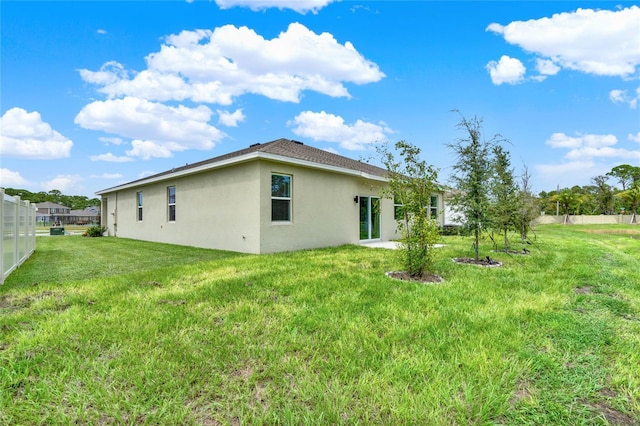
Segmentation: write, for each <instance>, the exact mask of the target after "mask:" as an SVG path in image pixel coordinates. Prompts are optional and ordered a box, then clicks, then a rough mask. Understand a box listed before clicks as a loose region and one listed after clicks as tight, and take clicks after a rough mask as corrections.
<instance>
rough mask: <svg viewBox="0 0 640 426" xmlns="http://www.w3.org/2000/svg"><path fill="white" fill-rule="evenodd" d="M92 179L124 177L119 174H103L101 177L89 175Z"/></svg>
mask: <svg viewBox="0 0 640 426" xmlns="http://www.w3.org/2000/svg"><path fill="white" fill-rule="evenodd" d="M90 177H91V178H93V179H122V178H123V177H124V176H123V175H121V174H120V173H103V174H101V175H91V176H90Z"/></svg>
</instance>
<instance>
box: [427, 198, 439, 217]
mask: <svg viewBox="0 0 640 426" xmlns="http://www.w3.org/2000/svg"><path fill="white" fill-rule="evenodd" d="M429 214H430V215H431V216H430V217H431V219H437V218H438V196H437V195H432V196H431V206H430V208H429Z"/></svg>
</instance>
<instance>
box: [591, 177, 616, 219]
mask: <svg viewBox="0 0 640 426" xmlns="http://www.w3.org/2000/svg"><path fill="white" fill-rule="evenodd" d="M607 179H609V177H608V176H602V175H601V176H596V177H594V178H592V179H591V180H592V182H593V183H594V184H595V187H596V194H595V200H596V204H597V209H598V210H597V213H598V214H612V213H613V190H612V189H611V186H610V185H608V184H607Z"/></svg>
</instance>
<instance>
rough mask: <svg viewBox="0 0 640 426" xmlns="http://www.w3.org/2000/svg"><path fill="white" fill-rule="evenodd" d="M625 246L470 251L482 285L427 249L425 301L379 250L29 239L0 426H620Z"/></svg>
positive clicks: (636, 244) (617, 236) (0, 320)
mask: <svg viewBox="0 0 640 426" xmlns="http://www.w3.org/2000/svg"><path fill="white" fill-rule="evenodd" d="M607 230H608V231H612V232H606V233H605V231H607ZM636 230H637V231H636ZM585 231H590V232H585ZM613 231H615V232H613ZM639 235H640V228H638V227H633V226H606V227H603V226H555V225H547V226H543V227H539V228H538V229H537V239H536V240H535V241H534V242H535V244H534V245H532V246H527V248H528V249H530V250H531V254H529V255H526V256H524V255H508V254H506V253H490V252H489V250H490V249H491V246H490V244H489V243H488V242H487V241H485V247H483V253H484V255H491V257H493V258H494V259H497V260H499V261H502V262H504V266H503V267H501V268H480V267H476V266H472V265H460V264H456V263H454V262H452V261H451V258H452V257H463V256H470V255H472V250H471V240H470V239H468V238H467V239H463V238H460V237H446V238H445V239H444V243H445V244H447V246H446V247H443V248H439V249H438V255H437V272H438V273H439V274H440V275H442V276H443V277H444V278H445V282H444V283H442V284H436V285H424V284H416V283H410V282H402V281H395V280H392V279H390V278H388V277H386V276H385V274H384V273H385V272H386V271H392V270H398V269H399V268H400V262H399V261H398V259H397V258H396V255H397V253H396V252H394V251H389V250H385V249H370V248H363V247H358V246H344V247H338V248H328V249H320V250H309V251H300V252H293V253H281V254H274V255H263V256H253V255H244V254H237V253H230V252H221V251H214V250H204V249H195V248H188V247H179V246H171V245H164V244H155V243H146V242H139V241H132V240H126V239H114V238H93V239H90V238H82V237H79V236H64V237H62V236H60V237H38V240H37V251H36V252H35V253H34V255H33V256H32V257H31V258H30V259H29V260H28V261H27V262H26V263H25V264H24V265H23V266H22V267H21V268H19V269H18V270H16V271H15V272H14V273H13V274H12V275H11V276H10V277H9V278H8V279H7V280H6V282H5V284H4V286H1V287H0V424H26V425H31V424H46V425H52V424H53V425H55V424H71V423H78V424H96V425H101V424H167V425H173V424H186V425H190V424H194V425H197V424H201V425H218V424H220V425H226V424H232V425H236V424H238V425H239V424H242V425H244V424H256V425H263V424H292V425H294V424H295V425H298V424H393V425H401V424H425V425H426V424H429V425H452V424H456V425H457V424H461V425H462V424H464V425H468V424H504V425H523V424H531V425H533V424H535V425H538V424H560V425H561V424H566V425H576V424H589V425H591V424H596V425H598V424H602V425H605V424H619V425H638V424H640V239H637V237H638V236H639Z"/></svg>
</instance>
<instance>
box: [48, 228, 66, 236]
mask: <svg viewBox="0 0 640 426" xmlns="http://www.w3.org/2000/svg"><path fill="white" fill-rule="evenodd" d="M49 235H64V228H63V227H60V226H56V227H53V228H49Z"/></svg>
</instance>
